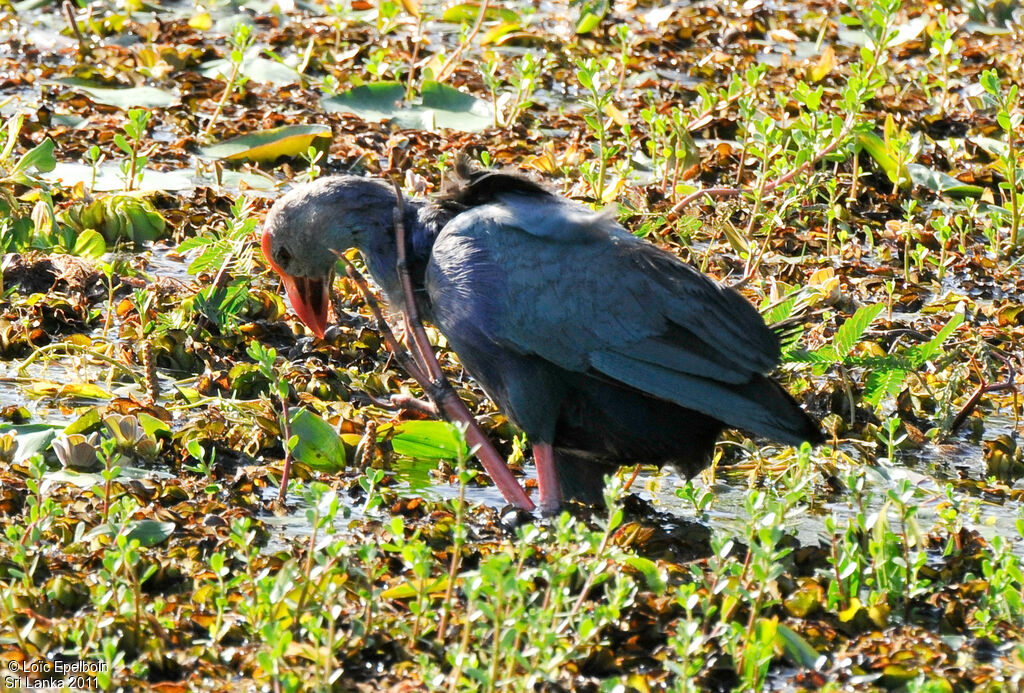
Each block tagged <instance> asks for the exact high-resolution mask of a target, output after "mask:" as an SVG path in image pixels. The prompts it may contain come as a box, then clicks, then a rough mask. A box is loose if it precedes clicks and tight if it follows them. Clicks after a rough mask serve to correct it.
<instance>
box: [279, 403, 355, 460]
mask: <svg viewBox="0 0 1024 693" xmlns="http://www.w3.org/2000/svg"><path fill="white" fill-rule="evenodd" d="M289 425H290V428H291V434H292V435H293V436H297V438H298V444H297V445H296V446H295V447H294V448H293V449H292V456H294V457H295V459H297V460H299V461H300V462H304V463H305V464H307V465H309V466H310V467H312V468H313V469H316V470H319V471H322V472H337V471H340V470H342V469H344V468H345V463H346V454H345V444H344V443H343V442H342V440H341V437H340V436H339V435H338V432H337V431H335V430H334V427H333V426H331V425H330V424H329V423H327V422H326V421H324V420H323V419H322V418H320V417H319V416H317V415H316V414H314V413H313V412H311V411H309V410H308V409H302V408H297V409H296V410H295V412H294V413H293V414H292V416H291V420H290V421H289Z"/></svg>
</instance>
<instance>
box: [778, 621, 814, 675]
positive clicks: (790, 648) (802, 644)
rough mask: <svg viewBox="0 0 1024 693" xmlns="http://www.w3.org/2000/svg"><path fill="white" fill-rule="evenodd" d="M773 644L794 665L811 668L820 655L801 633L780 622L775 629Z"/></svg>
mask: <svg viewBox="0 0 1024 693" xmlns="http://www.w3.org/2000/svg"><path fill="white" fill-rule="evenodd" d="M775 644H776V645H777V646H778V647H779V649H780V650H782V653H783V654H784V655H785V656H786V658H787V659H789V661H791V662H792V663H793V664H794V665H795V666H798V667H802V668H804V669H813V668H814V667H815V665H816V664H817V663H818V659H819V658H820V657H821V655H819V654H818V651H817V650H815V649H814V648H813V647H811V644H810V643H809V642H807V641H806V640H805V639H804V637H803V636H802V635H800V634H799V633H797V632H796V631H794V630H792V629H791V628H789V627H788V626H784V625H782V624H781V623H780V624H778V626H777V627H776V629H775Z"/></svg>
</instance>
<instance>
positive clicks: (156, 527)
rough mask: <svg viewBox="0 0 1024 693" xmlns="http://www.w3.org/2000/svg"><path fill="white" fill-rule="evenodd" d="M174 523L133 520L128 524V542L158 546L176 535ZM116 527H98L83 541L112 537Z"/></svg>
mask: <svg viewBox="0 0 1024 693" xmlns="http://www.w3.org/2000/svg"><path fill="white" fill-rule="evenodd" d="M174 526H175V525H174V523H173V522H158V521H157V520H133V521H132V522H130V523H128V531H127V533H126V536H127V538H128V541H131V540H132V539H138V541H139V545H140V546H144V547H147V546H156V545H157V544H159V543H161V542H163V541H164V540H166V539H167V538H168V537H170V536H171V535H172V534H174ZM116 529H117V528H116V527H112V526H110V525H108V524H104V525H97V526H96V527H94V528H93V529H92V530H90V531H89V532H86V533H85V534H84V535H83V536H82V539H86V540H88V539H95V538H96V537H100V536H104V535H106V536H111V535H113V534H114V532H115V531H116Z"/></svg>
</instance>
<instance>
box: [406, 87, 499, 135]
mask: <svg viewBox="0 0 1024 693" xmlns="http://www.w3.org/2000/svg"><path fill="white" fill-rule="evenodd" d="M423 107H424V108H427V109H429V110H431V111H433V112H434V123H435V125H436V126H437V127H439V128H450V129H452V130H463V131H465V132H479V131H480V130H484V129H486V128H489V127H491V126H492V125H494V111H493V110H491V106H490V104H488V103H487V102H486V101H482V100H481V99H478V98H476V97H475V96H473V95H472V94H466V93H465V92H461V91H459V90H458V89H456V88H455V87H449V86H448V85H447V84H441V83H440V82H434V81H426V82H424V83H423Z"/></svg>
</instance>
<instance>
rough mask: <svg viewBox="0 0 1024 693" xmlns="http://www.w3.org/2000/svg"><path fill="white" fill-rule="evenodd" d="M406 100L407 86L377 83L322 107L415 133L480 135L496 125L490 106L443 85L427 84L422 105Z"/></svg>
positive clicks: (329, 99)
mask: <svg viewBox="0 0 1024 693" xmlns="http://www.w3.org/2000/svg"><path fill="white" fill-rule="evenodd" d="M404 97H405V87H404V86H403V85H401V84H399V83H397V82H376V83H374V84H364V85H362V86H359V87H354V88H352V89H350V90H348V91H346V92H343V93H341V94H338V95H337V96H331V97H327V98H324V99H322V100H321V101H320V105H321V106H322V107H323V108H324V110H326V111H328V112H341V113H353V114H355V115H357V116H359V117H360V118H362V119H363V120H366V121H370V122H392V123H394V124H396V125H398V126H399V127H402V128H406V129H412V130H436V129H439V128H448V129H452V130H462V131H464V132H479V131H481V130H484V129H486V128H488V127H491V126H492V125H493V124H494V110H493V109H492V108H491V106H490V104H488V103H487V102H486V101H483V100H481V99H478V98H476V97H475V96H473V95H472V94H466V93H464V92H461V91H459V90H458V89H455V88H454V87H450V86H448V85H446V84H441V83H440V82H435V81H427V82H424V84H423V91H422V94H421V98H420V99H419V100H418V101H413V102H408V101H405V100H404Z"/></svg>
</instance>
